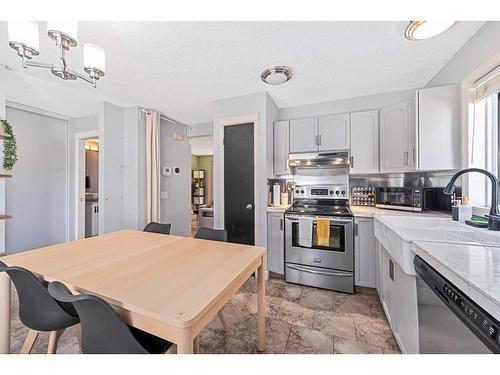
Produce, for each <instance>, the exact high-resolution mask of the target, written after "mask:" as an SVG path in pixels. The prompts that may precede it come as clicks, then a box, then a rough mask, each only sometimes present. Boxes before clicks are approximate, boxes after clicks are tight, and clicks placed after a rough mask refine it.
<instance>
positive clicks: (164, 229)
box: [144, 221, 172, 234]
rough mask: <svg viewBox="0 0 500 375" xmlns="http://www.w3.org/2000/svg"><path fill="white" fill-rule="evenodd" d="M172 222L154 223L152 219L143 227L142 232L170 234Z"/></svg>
mask: <svg viewBox="0 0 500 375" xmlns="http://www.w3.org/2000/svg"><path fill="white" fill-rule="evenodd" d="M171 227H172V224H162V223H155V222H154V221H153V222H151V223H149V224H148V225H146V226H145V227H144V232H151V233H160V234H170V228H171Z"/></svg>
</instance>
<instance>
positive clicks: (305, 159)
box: [288, 151, 350, 168]
mask: <svg viewBox="0 0 500 375" xmlns="http://www.w3.org/2000/svg"><path fill="white" fill-rule="evenodd" d="M288 165H289V166H290V168H341V167H344V168H345V167H348V166H349V165H350V158H349V152H348V151H336V152H319V153H307V154H303V153H300V154H299V153H297V154H289V155H288Z"/></svg>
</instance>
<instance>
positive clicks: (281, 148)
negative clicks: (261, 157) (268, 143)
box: [273, 121, 290, 176]
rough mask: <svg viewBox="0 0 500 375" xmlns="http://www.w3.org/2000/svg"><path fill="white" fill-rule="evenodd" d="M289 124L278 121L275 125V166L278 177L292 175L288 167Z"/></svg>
mask: <svg viewBox="0 0 500 375" xmlns="http://www.w3.org/2000/svg"><path fill="white" fill-rule="evenodd" d="M289 123H290V122H289V121H277V122H275V123H274V130H273V133H274V134H273V149H274V152H273V154H274V160H273V166H274V174H275V175H276V176H281V175H285V174H290V169H289V167H288V152H289V150H290V132H289V130H290V128H289Z"/></svg>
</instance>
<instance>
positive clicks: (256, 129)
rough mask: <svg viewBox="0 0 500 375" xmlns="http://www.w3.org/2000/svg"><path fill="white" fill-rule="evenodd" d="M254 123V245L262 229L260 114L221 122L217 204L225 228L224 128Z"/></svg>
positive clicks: (228, 118)
mask: <svg viewBox="0 0 500 375" xmlns="http://www.w3.org/2000/svg"><path fill="white" fill-rule="evenodd" d="M250 123H253V196H254V198H253V199H254V243H255V244H256V245H257V244H259V243H260V240H261V238H260V236H261V233H260V229H259V224H258V218H259V217H260V214H261V209H260V201H259V196H260V195H259V183H258V182H259V155H258V152H257V150H258V149H259V114H258V113H252V114H249V115H243V116H237V117H227V118H223V119H220V120H219V147H220V150H219V152H220V154H219V155H220V173H219V181H218V183H219V187H220V198H221V199H220V202H216V204H217V205H219V207H220V211H219V212H220V213H221V221H220V223H221V224H222V226H223V228H225V215H224V212H225V210H224V198H225V195H224V193H225V192H224V177H225V174H224V127H225V126H232V125H241V124H250Z"/></svg>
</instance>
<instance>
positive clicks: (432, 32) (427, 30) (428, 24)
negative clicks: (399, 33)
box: [405, 21, 456, 40]
mask: <svg viewBox="0 0 500 375" xmlns="http://www.w3.org/2000/svg"><path fill="white" fill-rule="evenodd" d="M455 22H456V21H411V22H410V23H409V24H408V26H406V30H405V37H406V39H408V40H423V39H429V38H432V37H435V36H436V35H439V34H441V33H442V32H444V31H446V30H448V29H449V28H450V27H452V26H453V25H454V24H455Z"/></svg>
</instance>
